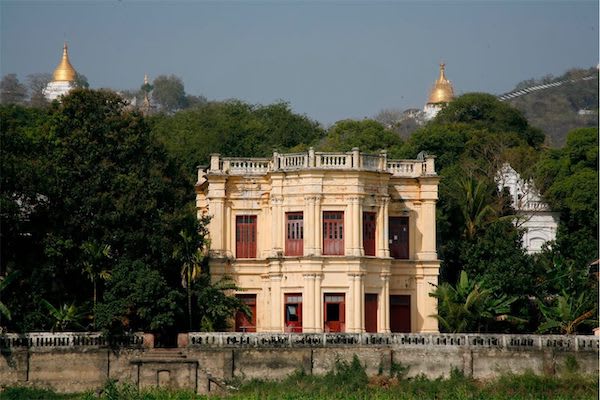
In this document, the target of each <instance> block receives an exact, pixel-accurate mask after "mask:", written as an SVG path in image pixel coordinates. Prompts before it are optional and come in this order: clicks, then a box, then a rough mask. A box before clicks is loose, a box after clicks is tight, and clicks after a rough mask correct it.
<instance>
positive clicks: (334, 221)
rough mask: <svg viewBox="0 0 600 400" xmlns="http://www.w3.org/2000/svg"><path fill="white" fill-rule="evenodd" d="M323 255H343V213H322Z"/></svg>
mask: <svg viewBox="0 0 600 400" xmlns="http://www.w3.org/2000/svg"><path fill="white" fill-rule="evenodd" d="M323 255H329V256H343V255H344V212H343V211H323Z"/></svg>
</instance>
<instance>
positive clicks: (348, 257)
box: [196, 149, 440, 332]
mask: <svg viewBox="0 0 600 400" xmlns="http://www.w3.org/2000/svg"><path fill="white" fill-rule="evenodd" d="M438 182H439V177H438V176H437V175H436V173H435V169H434V158H433V157H429V156H424V157H422V159H420V160H388V159H387V156H386V154H385V152H382V153H380V154H377V155H369V154H363V153H361V152H360V151H359V150H358V149H353V151H351V152H348V153H318V152H315V151H313V150H312V149H310V150H309V151H308V152H307V153H299V154H278V153H274V154H273V157H272V158H221V157H220V156H219V155H213V156H212V158H211V162H210V166H209V167H207V168H202V167H201V168H200V169H199V172H198V183H197V185H196V192H197V197H196V199H197V209H198V214H199V216H202V215H209V216H210V217H211V220H210V223H209V232H210V255H211V257H210V262H209V265H210V271H211V274H212V276H213V279H219V278H220V277H222V276H224V275H228V276H231V277H232V278H233V279H234V280H235V281H236V283H237V285H238V286H239V287H240V288H242V290H241V291H240V292H239V293H238V294H237V295H238V296H239V297H240V298H241V299H242V300H243V301H244V302H245V303H246V304H247V305H248V307H249V308H250V309H251V310H252V318H247V317H246V316H244V315H243V314H242V313H238V315H236V317H235V329H236V330H237V331H247V332H437V331H438V324H437V320H436V319H435V318H432V317H431V316H432V315H433V314H435V313H436V301H435V299H434V298H432V297H430V296H429V293H430V292H431V290H432V289H433V288H434V285H436V284H437V281H438V273H439V264H440V262H439V260H438V258H437V253H436V240H435V236H436V233H435V232H436V230H435V224H436V221H435V214H436V212H435V209H436V201H437V193H438Z"/></svg>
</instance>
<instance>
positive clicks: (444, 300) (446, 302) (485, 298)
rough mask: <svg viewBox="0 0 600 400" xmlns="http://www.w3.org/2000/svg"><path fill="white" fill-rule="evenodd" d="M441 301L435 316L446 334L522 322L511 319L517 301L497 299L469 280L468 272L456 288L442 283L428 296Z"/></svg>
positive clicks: (485, 289) (493, 294) (477, 283)
mask: <svg viewBox="0 0 600 400" xmlns="http://www.w3.org/2000/svg"><path fill="white" fill-rule="evenodd" d="M429 295H430V296H431V297H435V298H436V299H437V300H438V313H437V314H435V315H432V317H434V318H436V319H437V320H438V322H439V323H440V324H441V326H442V327H443V328H444V330H445V331H447V332H452V333H458V332H474V331H475V332H481V330H482V329H483V330H484V331H487V328H488V325H489V324H490V323H492V322H494V321H511V322H513V321H520V320H519V319H517V318H515V317H512V316H510V315H508V312H509V311H510V305H511V304H512V303H514V302H515V301H516V300H517V298H516V297H512V298H509V297H507V296H506V295H500V296H498V295H496V294H495V293H494V290H493V289H491V288H485V287H484V286H483V282H475V281H472V280H469V277H468V275H467V273H466V272H465V271H462V272H461V274H460V279H459V280H458V282H457V283H456V286H452V285H450V284H449V283H442V284H440V285H438V286H437V287H436V289H435V290H434V291H433V292H432V293H430V294H429Z"/></svg>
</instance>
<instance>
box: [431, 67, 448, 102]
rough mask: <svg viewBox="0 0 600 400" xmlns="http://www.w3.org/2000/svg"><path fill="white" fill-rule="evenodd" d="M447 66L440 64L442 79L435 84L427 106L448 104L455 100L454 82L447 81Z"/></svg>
mask: <svg viewBox="0 0 600 400" xmlns="http://www.w3.org/2000/svg"><path fill="white" fill-rule="evenodd" d="M445 71H446V64H443V63H442V64H440V77H439V78H438V79H437V81H435V83H434V84H433V88H431V92H429V100H428V101H427V104H439V103H448V102H450V101H452V99H453V98H454V88H453V87H452V82H450V81H449V80H448V79H446V73H445Z"/></svg>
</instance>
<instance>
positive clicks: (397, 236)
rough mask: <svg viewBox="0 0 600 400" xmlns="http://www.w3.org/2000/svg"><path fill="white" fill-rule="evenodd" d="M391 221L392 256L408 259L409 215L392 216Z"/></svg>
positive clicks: (390, 240)
mask: <svg viewBox="0 0 600 400" xmlns="http://www.w3.org/2000/svg"><path fill="white" fill-rule="evenodd" d="M389 222H390V225H389V229H390V230H389V234H390V237H389V244H390V256H391V257H392V258H400V259H408V217H390V220H389Z"/></svg>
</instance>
